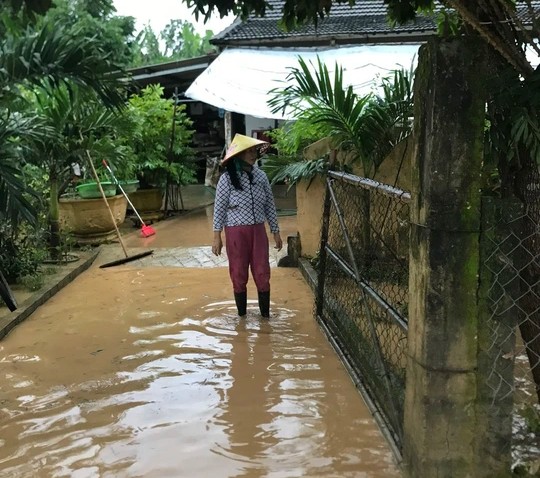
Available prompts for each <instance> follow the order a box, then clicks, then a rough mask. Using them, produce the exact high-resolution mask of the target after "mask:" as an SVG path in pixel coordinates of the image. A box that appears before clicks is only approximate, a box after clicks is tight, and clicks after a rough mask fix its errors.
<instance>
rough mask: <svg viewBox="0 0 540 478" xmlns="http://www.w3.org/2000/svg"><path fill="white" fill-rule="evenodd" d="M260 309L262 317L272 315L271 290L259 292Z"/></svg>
mask: <svg viewBox="0 0 540 478" xmlns="http://www.w3.org/2000/svg"><path fill="white" fill-rule="evenodd" d="M259 310H260V311H261V316H262V317H265V318H268V317H270V291H268V292H259Z"/></svg>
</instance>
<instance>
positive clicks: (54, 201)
mask: <svg viewBox="0 0 540 478" xmlns="http://www.w3.org/2000/svg"><path fill="white" fill-rule="evenodd" d="M49 183H50V188H51V191H50V196H49V234H50V236H49V255H50V257H51V259H53V260H55V261H56V260H59V259H60V255H61V253H60V222H59V218H60V213H59V207H58V187H59V184H58V178H57V177H56V176H55V175H51V176H50V178H49Z"/></svg>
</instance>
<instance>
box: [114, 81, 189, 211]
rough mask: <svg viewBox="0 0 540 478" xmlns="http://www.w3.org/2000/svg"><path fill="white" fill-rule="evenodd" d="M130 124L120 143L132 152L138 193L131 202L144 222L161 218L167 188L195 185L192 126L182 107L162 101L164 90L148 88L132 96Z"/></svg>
mask: <svg viewBox="0 0 540 478" xmlns="http://www.w3.org/2000/svg"><path fill="white" fill-rule="evenodd" d="M124 115H125V116H126V120H127V122H129V123H130V124H131V128H130V129H129V131H126V134H125V136H124V138H123V140H122V142H123V143H124V144H130V145H131V147H132V148H133V164H132V166H133V170H134V172H135V174H136V176H137V179H138V181H139V189H138V190H137V191H136V192H135V193H131V194H130V199H131V201H132V202H133V204H134V206H135V207H136V208H137V210H138V211H139V212H140V213H142V215H143V218H144V217H145V216H146V218H149V217H152V216H153V215H154V216H160V215H161V209H162V205H163V196H164V193H165V192H166V190H167V187H169V186H171V185H176V186H182V185H185V184H189V183H191V182H194V180H195V167H194V163H193V154H192V151H191V148H190V146H189V145H190V144H191V140H192V135H193V130H192V129H191V126H192V122H191V120H190V119H189V118H188V116H187V114H186V112H185V105H177V104H175V101H174V100H173V99H166V98H164V97H163V88H162V87H161V86H159V85H150V86H148V87H146V88H144V89H143V90H142V91H141V93H140V94H135V95H133V96H132V97H131V98H130V99H129V102H128V106H127V108H126V110H125V112H124Z"/></svg>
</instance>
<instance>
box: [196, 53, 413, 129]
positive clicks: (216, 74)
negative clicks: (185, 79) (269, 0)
mask: <svg viewBox="0 0 540 478" xmlns="http://www.w3.org/2000/svg"><path fill="white" fill-rule="evenodd" d="M418 48H419V45H362V46H352V47H335V48H326V49H315V48H305V49H298V48H294V49H293V48H272V49H270V48H231V49H226V50H225V51H223V52H222V53H221V54H220V55H219V56H218V57H217V58H216V59H215V60H214V61H213V62H212V64H211V65H210V66H209V67H208V68H207V69H206V70H205V71H204V72H203V73H201V74H200V75H199V76H198V77H197V79H196V80H195V81H194V82H193V83H192V84H191V86H190V87H189V88H188V90H187V91H186V96H187V97H189V98H192V99H194V100H198V101H202V102H204V103H207V104H210V105H213V106H215V107H217V108H222V109H224V110H226V111H233V112H236V113H242V114H245V115H251V116H255V117H259V118H275V119H291V117H284V116H283V115H281V113H278V114H275V113H272V112H271V111H270V108H269V107H268V104H267V100H268V99H269V97H270V95H269V94H268V92H269V91H270V90H272V89H273V88H283V87H284V86H286V84H285V83H284V81H285V79H286V77H287V75H288V74H289V73H290V68H294V67H298V66H299V63H298V58H299V57H300V56H301V57H302V58H304V60H306V62H307V63H308V64H309V62H312V63H313V65H315V66H316V65H317V56H319V58H320V59H321V60H322V61H323V62H324V63H325V64H326V65H327V67H328V69H329V71H330V72H331V73H332V72H333V71H334V67H335V64H336V62H337V64H338V65H339V66H341V67H342V68H343V79H344V83H345V86H348V85H353V87H354V89H355V91H356V92H357V93H359V94H366V93H368V92H370V91H371V90H372V89H373V88H374V86H375V85H376V80H377V79H378V78H380V77H382V76H385V75H386V74H388V72H389V71H391V70H394V69H396V68H400V67H403V68H406V69H408V68H410V67H411V65H412V64H413V61H416V54H417V52H418Z"/></svg>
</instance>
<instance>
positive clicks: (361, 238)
mask: <svg viewBox="0 0 540 478" xmlns="http://www.w3.org/2000/svg"><path fill="white" fill-rule="evenodd" d="M409 202H410V194H409V193H407V192H404V191H401V190H399V189H396V188H394V187H392V186H387V185H384V184H381V183H378V182H376V181H373V180H370V179H366V178H361V177H358V176H353V175H351V174H347V173H340V172H334V171H330V172H329V173H328V177H327V188H326V197H325V204H324V214H323V224H322V233H321V249H320V258H319V267H318V283H317V287H318V289H317V294H316V310H317V318H318V320H319V322H320V323H321V325H322V326H323V328H324V329H325V330H326V332H327V334H329V335H330V337H331V339H332V341H333V342H334V343H335V345H336V347H338V349H339V351H340V353H341V355H342V357H343V359H344V360H345V362H346V365H347V366H348V368H349V370H351V371H352V375H353V377H356V379H355V381H356V382H357V386H358V387H359V388H361V389H363V391H364V392H365V393H367V397H366V398H367V400H368V401H370V402H371V403H372V407H373V409H374V412H375V417H376V418H378V419H379V421H380V422H381V421H382V423H381V424H382V425H383V429H384V430H389V432H390V433H389V434H388V435H389V438H391V439H392V440H393V442H394V444H395V445H396V448H397V450H398V452H399V449H400V448H401V439H402V433H403V402H404V391H405V366H406V348H407V307H408V277H409V270H408V269H409V268H408V257H409ZM377 412H378V413H377ZM379 414H380V416H377V415H379Z"/></svg>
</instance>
